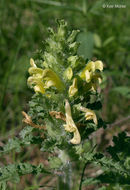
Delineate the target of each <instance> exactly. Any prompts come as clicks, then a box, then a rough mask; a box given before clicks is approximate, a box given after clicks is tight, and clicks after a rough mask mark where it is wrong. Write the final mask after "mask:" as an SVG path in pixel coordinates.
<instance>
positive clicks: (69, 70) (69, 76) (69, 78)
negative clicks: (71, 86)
mask: <svg viewBox="0 0 130 190" xmlns="http://www.w3.org/2000/svg"><path fill="white" fill-rule="evenodd" d="M64 76H65V77H66V78H67V79H68V80H71V78H72V76H73V71H72V68H71V67H68V68H67V69H66V70H65V72H64Z"/></svg>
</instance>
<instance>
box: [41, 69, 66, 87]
mask: <svg viewBox="0 0 130 190" xmlns="http://www.w3.org/2000/svg"><path fill="white" fill-rule="evenodd" d="M43 79H44V80H45V81H46V83H45V84H46V86H45V87H46V88H49V87H50V86H55V87H56V88H57V89H58V90H59V91H62V90H64V88H65V86H64V83H63V82H62V81H61V79H60V78H59V77H58V75H57V74H56V73H55V72H54V71H52V70H51V69H44V70H43Z"/></svg>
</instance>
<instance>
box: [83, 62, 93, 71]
mask: <svg viewBox="0 0 130 190" xmlns="http://www.w3.org/2000/svg"><path fill="white" fill-rule="evenodd" d="M85 70H88V71H89V72H94V71H95V63H94V62H93V61H90V62H88V63H87V65H86V67H85Z"/></svg>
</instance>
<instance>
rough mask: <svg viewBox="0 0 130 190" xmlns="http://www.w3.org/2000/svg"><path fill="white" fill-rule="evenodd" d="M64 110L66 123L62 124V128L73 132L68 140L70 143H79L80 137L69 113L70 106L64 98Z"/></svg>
mask: <svg viewBox="0 0 130 190" xmlns="http://www.w3.org/2000/svg"><path fill="white" fill-rule="evenodd" d="M65 112H66V114H65V115H66V124H65V125H64V128H65V130H66V131H68V132H70V133H72V132H73V133H74V136H73V138H72V139H71V140H70V142H71V143H72V144H79V143H80V141H81V137H80V134H79V131H78V129H77V127H76V125H75V123H74V121H73V119H72V115H71V108H70V104H69V102H68V100H66V102H65Z"/></svg>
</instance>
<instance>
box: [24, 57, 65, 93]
mask: <svg viewBox="0 0 130 190" xmlns="http://www.w3.org/2000/svg"><path fill="white" fill-rule="evenodd" d="M30 65H31V67H30V68H29V70H28V72H29V74H30V75H31V76H30V77H29V78H28V81H27V82H28V85H29V86H30V87H33V88H34V90H35V92H40V93H42V94H44V93H45V89H47V88H49V87H51V86H55V87H56V88H57V89H58V90H59V91H62V90H63V89H64V84H63V82H62V81H61V80H60V78H59V77H58V76H57V74H56V73H55V72H54V71H52V70H51V69H41V68H38V67H37V66H36V64H35V62H34V60H33V59H32V58H31V59H30Z"/></svg>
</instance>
